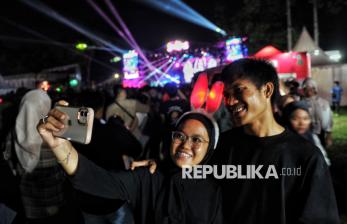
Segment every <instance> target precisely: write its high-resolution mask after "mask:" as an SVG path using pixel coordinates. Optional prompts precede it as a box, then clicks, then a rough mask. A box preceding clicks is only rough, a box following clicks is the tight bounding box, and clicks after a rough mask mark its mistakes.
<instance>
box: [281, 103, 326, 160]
mask: <svg viewBox="0 0 347 224" xmlns="http://www.w3.org/2000/svg"><path fill="white" fill-rule="evenodd" d="M283 122H284V124H285V126H286V127H287V128H289V129H290V130H292V131H293V132H295V133H297V134H299V135H301V136H302V137H304V138H305V139H306V140H308V141H310V142H311V143H312V144H314V145H315V146H317V148H319V149H320V151H321V152H322V154H323V156H324V159H325V162H326V163H327V165H328V166H330V164H331V163H330V160H329V158H328V155H327V153H326V151H325V149H324V147H323V145H322V144H321V142H320V140H319V138H318V136H317V135H316V134H314V133H313V132H312V119H311V116H310V113H309V108H308V105H307V103H306V102H305V101H294V102H291V103H289V104H288V105H286V106H285V107H284V108H283Z"/></svg>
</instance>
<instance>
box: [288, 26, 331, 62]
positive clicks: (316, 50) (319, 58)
mask: <svg viewBox="0 0 347 224" xmlns="http://www.w3.org/2000/svg"><path fill="white" fill-rule="evenodd" d="M293 51H296V52H308V53H309V54H310V56H311V65H312V66H315V65H328V64H332V63H334V61H331V60H330V59H329V56H328V55H327V54H326V53H324V51H323V50H322V49H321V48H320V47H319V46H317V45H316V44H315V42H314V41H313V39H312V37H311V36H310V34H309V33H308V31H307V29H306V27H303V28H302V32H301V34H300V37H299V39H298V40H297V42H296V44H295V46H294V48H293Z"/></svg>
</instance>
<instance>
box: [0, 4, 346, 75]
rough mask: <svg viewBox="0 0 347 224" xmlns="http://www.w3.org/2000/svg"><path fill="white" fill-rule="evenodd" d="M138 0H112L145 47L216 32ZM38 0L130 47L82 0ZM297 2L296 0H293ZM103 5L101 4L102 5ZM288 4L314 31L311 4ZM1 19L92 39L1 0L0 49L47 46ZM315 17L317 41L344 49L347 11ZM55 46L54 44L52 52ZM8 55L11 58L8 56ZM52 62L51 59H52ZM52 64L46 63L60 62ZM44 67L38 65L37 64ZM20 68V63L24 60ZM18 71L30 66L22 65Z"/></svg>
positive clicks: (207, 8) (209, 38)
mask: <svg viewBox="0 0 347 224" xmlns="http://www.w3.org/2000/svg"><path fill="white" fill-rule="evenodd" d="M139 1H140V0H138V1H135V0H117V1H113V2H114V5H115V7H116V8H117V9H118V11H119V13H120V14H121V16H122V18H123V19H124V21H125V22H126V24H127V25H128V27H129V29H130V31H131V32H132V33H133V36H134V37H135V39H136V40H137V41H138V43H139V45H140V46H141V47H142V48H144V49H146V50H155V49H158V48H160V47H162V46H163V45H164V44H165V43H166V42H167V41H168V40H172V39H176V38H180V39H187V40H190V41H194V42H201V43H205V42H206V43H210V44H212V43H214V42H216V41H217V40H218V38H219V37H218V35H216V34H215V33H214V32H212V31H210V30H207V29H205V28H201V27H199V26H196V25H193V24H191V23H189V22H186V21H183V20H180V19H177V18H175V17H172V16H170V15H167V14H164V13H161V12H159V11H156V10H154V9H152V8H149V7H148V6H146V5H144V4H141V3H139ZM41 2H43V3H45V4H47V5H49V6H50V7H51V8H53V9H54V10H56V11H57V12H59V13H61V14H62V15H64V16H66V17H68V18H71V19H72V20H74V21H75V22H77V23H79V24H81V25H83V26H85V27H87V28H88V29H89V30H92V31H93V32H95V33H98V34H99V35H102V36H104V37H105V38H106V39H108V40H110V41H112V42H113V43H115V44H116V45H118V46H120V47H122V48H124V49H129V46H128V45H126V44H125V43H124V41H122V40H121V38H119V37H118V35H117V34H116V33H115V32H114V31H113V30H112V29H111V28H110V27H109V26H108V24H106V22H104V21H103V20H102V18H101V17H100V16H99V15H98V14H97V13H96V12H95V11H94V10H93V9H92V8H91V7H90V6H89V4H88V3H87V2H86V1H85V0H73V1H71V0H70V1H68V0H59V1H57V0H56V1H54V0H41ZM95 2H98V3H102V2H103V1H100V0H98V1H95ZM184 2H185V3H187V4H188V5H189V6H191V7H192V8H193V9H195V10H196V11H198V12H199V13H200V14H202V15H203V16H205V17H207V18H208V19H209V20H211V21H214V19H215V16H214V11H213V8H214V6H215V4H216V3H217V2H218V3H223V2H224V3H225V5H226V7H230V12H231V13H230V15H231V16H232V12H233V10H237V8H235V7H233V5H232V4H231V3H230V1H227V0H224V1H223V0H217V1H210V0H184ZM283 2H284V1H283ZM298 2H300V1H297V4H298ZM100 5H101V4H100ZM103 9H105V10H106V8H103ZM292 10H293V24H294V25H296V26H299V27H301V26H302V25H306V26H307V27H308V30H309V31H310V33H313V32H312V31H313V30H312V7H311V5H309V4H308V3H306V4H300V6H299V5H296V6H295V7H293V9H292ZM284 16H285V15H284ZM6 19H8V20H10V21H14V22H16V23H17V24H20V25H23V26H26V27H29V28H31V29H33V30H35V31H37V32H40V33H41V34H43V35H45V36H48V37H49V38H51V39H54V40H56V41H60V42H63V43H68V44H74V43H76V42H77V41H78V40H82V41H87V42H89V43H90V44H91V45H93V44H95V43H93V41H91V40H90V39H88V38H87V37H84V36H82V35H81V34H79V33H77V32H75V31H73V30H72V29H71V28H68V27H66V26H64V25H62V24H60V23H59V22H57V21H55V20H54V19H51V18H49V17H47V16H45V15H43V14H41V13H40V12H37V11H35V10H33V9H32V8H30V7H29V6H27V5H25V4H24V3H22V2H20V1H12V0H4V1H1V2H0V50H1V48H3V47H5V48H6V50H7V51H11V50H13V52H19V53H20V52H21V50H22V49H23V50H29V51H30V50H31V48H35V50H38V49H45V48H46V47H47V46H48V45H47V44H46V45H45V44H34V43H31V42H22V41H18V40H17V41H15V40H13V39H12V40H11V39H7V38H5V37H6V36H7V37H8V36H11V37H20V38H26V39H27V38H30V39H36V40H38V38H37V37H34V36H32V35H30V34H28V33H26V32H24V31H22V30H20V29H19V28H18V27H14V26H12V25H9V24H8V23H7V22H5V20H6ZM319 19H320V43H321V44H320V45H321V47H322V48H323V49H324V50H334V49H341V50H342V53H343V54H344V55H346V54H347V44H346V41H345V40H346V39H347V33H346V30H347V22H346V21H347V13H344V10H341V12H340V13H339V14H337V15H331V14H327V13H326V12H325V11H324V9H320V10H319ZM222 28H223V27H222ZM283 29H285V27H283ZM269 44H271V43H269ZM59 50H61V49H59ZM59 50H58V49H56V51H57V52H58V51H59ZM281 50H285V49H281ZM53 52H54V49H53ZM251 53H254V52H251ZM94 56H95V57H98V58H99V59H100V60H106V58H109V54H106V53H100V52H98V53H95V54H94ZM0 57H5V58H6V55H4V54H1V53H0ZM8 60H14V59H13V58H9V59H8ZM30 60H35V58H28V60H27V62H28V63H30ZM52 61H53V60H52ZM52 63H53V64H54V62H52ZM53 64H51V65H47V66H58V65H59V64H55V65H53ZM4 67H5V68H4ZM28 68H30V66H29V67H28ZM44 68H45V67H44V65H43V66H42V68H40V69H44ZM23 69H25V66H24V67H23ZM12 71H13V70H12V69H11V68H7V67H6V65H3V64H1V65H0V74H1V73H2V74H12V73H13V72H12ZM22 72H30V71H29V70H26V71H22ZM108 72H109V71H108Z"/></svg>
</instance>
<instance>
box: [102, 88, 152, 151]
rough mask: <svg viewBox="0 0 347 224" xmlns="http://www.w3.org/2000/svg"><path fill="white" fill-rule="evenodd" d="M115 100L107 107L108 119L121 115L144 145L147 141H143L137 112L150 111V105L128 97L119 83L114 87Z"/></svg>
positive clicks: (126, 125)
mask: <svg viewBox="0 0 347 224" xmlns="http://www.w3.org/2000/svg"><path fill="white" fill-rule="evenodd" d="M114 93H115V101H114V102H113V103H112V104H110V105H109V106H108V107H107V109H106V120H108V119H110V117H115V116H116V117H117V116H118V117H119V118H120V119H121V120H123V121H124V125H125V127H127V128H128V129H129V130H130V132H131V133H133V134H134V135H135V137H136V138H137V139H138V140H139V141H140V142H141V144H142V146H144V145H145V142H143V141H142V133H141V130H140V129H139V125H140V124H139V120H138V118H137V115H136V113H145V114H147V113H148V112H149V109H150V108H149V106H148V105H146V104H142V103H140V102H139V101H137V100H135V99H128V98H127V92H126V90H125V89H124V88H122V86H121V85H117V86H115V88H114Z"/></svg>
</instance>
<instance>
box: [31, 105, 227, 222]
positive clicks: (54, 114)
mask: <svg viewBox="0 0 347 224" xmlns="http://www.w3.org/2000/svg"><path fill="white" fill-rule="evenodd" d="M64 116H66V115H65V114H64V113H62V112H60V111H59V110H56V109H53V110H51V111H50V112H49V116H48V119H44V120H41V122H40V123H39V124H38V127H37V129H38V132H39V133H40V135H41V136H42V138H43V139H44V141H45V142H47V143H48V144H49V146H50V148H51V150H52V152H53V153H54V154H55V155H56V157H57V158H58V159H59V160H64V161H65V163H63V164H62V167H63V168H64V170H65V171H66V173H67V174H68V175H70V180H71V182H72V183H73V185H74V187H75V188H76V189H79V190H81V191H84V192H86V193H88V194H93V195H97V196H99V197H104V198H109V199H122V200H128V201H129V203H130V205H131V206H132V207H133V208H134V217H135V222H136V223H138V224H140V223H143V224H147V223H148V224H153V223H157V224H163V223H182V224H196V223H213V224H222V223H223V215H222V208H221V200H222V198H221V195H220V190H219V187H218V186H217V185H216V184H215V181H214V179H212V178H205V179H194V180H191V179H184V178H183V177H182V167H186V166H189V167H191V166H194V165H198V164H200V165H202V164H207V163H208V162H209V160H210V158H211V156H212V155H213V152H214V149H215V147H216V145H217V141H218V137H219V129H218V125H217V124H216V122H215V121H214V120H213V118H211V117H209V116H208V115H205V114H203V113H199V112H190V113H186V114H184V115H183V116H182V117H181V118H180V119H179V120H178V121H177V123H176V126H175V130H174V132H173V133H172V142H171V145H170V160H167V161H166V163H165V165H166V166H168V167H167V169H164V170H162V169H161V166H158V171H156V172H155V173H154V174H151V173H150V172H149V171H148V169H147V168H139V169H136V170H135V171H123V172H108V171H106V170H104V169H102V168H100V167H98V166H96V165H95V164H94V163H92V162H91V161H89V160H88V159H86V158H85V157H84V156H82V155H81V154H78V153H77V151H76V150H75V149H74V147H73V146H72V145H71V143H70V142H69V141H67V140H65V139H61V138H57V137H55V136H54V135H53V132H54V131H59V130H61V129H62V128H64V125H63V120H64ZM115 147H117V146H115Z"/></svg>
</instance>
